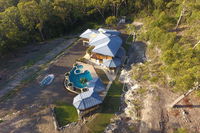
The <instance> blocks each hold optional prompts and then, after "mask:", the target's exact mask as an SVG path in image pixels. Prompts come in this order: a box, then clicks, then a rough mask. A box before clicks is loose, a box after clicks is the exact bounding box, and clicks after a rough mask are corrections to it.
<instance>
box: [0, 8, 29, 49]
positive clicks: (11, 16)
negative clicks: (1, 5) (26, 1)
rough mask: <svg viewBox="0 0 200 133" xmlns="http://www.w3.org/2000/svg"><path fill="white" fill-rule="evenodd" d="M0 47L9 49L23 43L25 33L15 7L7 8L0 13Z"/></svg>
mask: <svg viewBox="0 0 200 133" xmlns="http://www.w3.org/2000/svg"><path fill="white" fill-rule="evenodd" d="M0 37H1V40H0V41H1V44H0V47H1V49H2V48H6V49H10V48H16V47H17V46H18V45H20V44H23V43H25V42H24V41H25V38H26V31H24V30H23V27H22V25H21V20H20V14H19V11H18V9H17V7H14V6H12V7H9V8H7V9H6V10H5V11H4V12H1V13H0Z"/></svg>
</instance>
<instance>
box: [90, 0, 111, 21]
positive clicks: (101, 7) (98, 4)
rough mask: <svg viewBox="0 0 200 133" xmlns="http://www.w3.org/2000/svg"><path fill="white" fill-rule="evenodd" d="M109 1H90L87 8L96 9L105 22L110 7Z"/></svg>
mask: <svg viewBox="0 0 200 133" xmlns="http://www.w3.org/2000/svg"><path fill="white" fill-rule="evenodd" d="M108 4H109V0H88V1H87V6H89V7H94V8H95V9H96V10H97V11H98V12H99V13H100V15H101V16H102V18H103V20H105V16H104V12H105V9H106V8H107V7H108Z"/></svg>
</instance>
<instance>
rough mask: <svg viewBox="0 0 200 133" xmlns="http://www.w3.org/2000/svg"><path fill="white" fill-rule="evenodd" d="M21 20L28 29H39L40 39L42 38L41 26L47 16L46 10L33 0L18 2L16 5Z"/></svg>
mask: <svg viewBox="0 0 200 133" xmlns="http://www.w3.org/2000/svg"><path fill="white" fill-rule="evenodd" d="M17 7H18V9H19V12H20V16H21V21H22V23H23V25H24V26H25V27H27V28H28V30H29V31H37V30H38V31H39V33H40V36H41V38H42V40H44V35H43V32H42V30H43V26H44V22H45V20H46V19H47V17H48V11H45V10H43V9H42V8H41V6H40V5H39V4H38V3H37V2H36V1H34V0H32V1H28V2H20V3H19V4H18V5H17Z"/></svg>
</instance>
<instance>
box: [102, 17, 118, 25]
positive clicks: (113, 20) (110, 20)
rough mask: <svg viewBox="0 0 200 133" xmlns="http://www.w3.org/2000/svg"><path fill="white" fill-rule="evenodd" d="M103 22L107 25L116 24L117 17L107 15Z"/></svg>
mask: <svg viewBox="0 0 200 133" xmlns="http://www.w3.org/2000/svg"><path fill="white" fill-rule="evenodd" d="M105 23H106V24H107V25H116V24H117V17H115V16H110V17H107V18H106V22H105Z"/></svg>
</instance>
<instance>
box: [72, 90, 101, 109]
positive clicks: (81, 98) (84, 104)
mask: <svg viewBox="0 0 200 133" xmlns="http://www.w3.org/2000/svg"><path fill="white" fill-rule="evenodd" d="M102 101H103V100H102V98H101V97H100V96H99V94H98V93H97V92H94V91H86V92H83V93H80V94H78V95H77V96H75V97H74V100H73V105H74V107H76V108H77V109H79V110H85V109H88V108H91V107H93V106H96V105H98V104H101V103H102Z"/></svg>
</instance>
